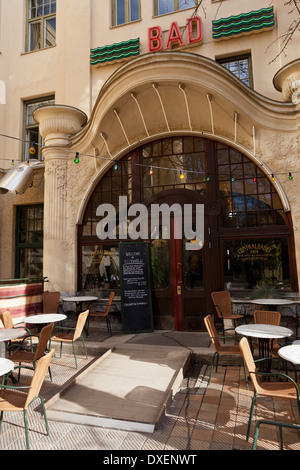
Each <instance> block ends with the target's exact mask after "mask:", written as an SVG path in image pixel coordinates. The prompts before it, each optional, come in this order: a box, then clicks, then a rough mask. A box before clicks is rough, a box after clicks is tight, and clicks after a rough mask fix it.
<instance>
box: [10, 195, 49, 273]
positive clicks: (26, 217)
mask: <svg viewBox="0 0 300 470" xmlns="http://www.w3.org/2000/svg"><path fill="white" fill-rule="evenodd" d="M43 218H44V208H43V205H42V204H38V205H30V206H17V220H16V269H15V277H16V278H38V277H42V276H43Z"/></svg>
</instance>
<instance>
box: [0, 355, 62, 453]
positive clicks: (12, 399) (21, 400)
mask: <svg viewBox="0 0 300 470" xmlns="http://www.w3.org/2000/svg"><path fill="white" fill-rule="evenodd" d="M53 354H54V349H52V350H51V351H50V352H48V353H47V354H46V355H44V356H43V357H41V358H40V359H39V360H38V361H37V363H36V367H35V370H34V373H33V376H32V379H31V383H30V386H29V387H18V386H6V385H0V432H1V427H2V420H3V414H4V412H6V411H9V412H15V411H18V412H23V418H24V427H25V437H26V448H27V450H29V437H28V424H27V410H28V407H29V405H30V404H31V403H32V402H33V401H34V400H35V399H37V398H39V399H40V401H41V404H42V408H43V413H44V419H45V424H46V431H47V435H49V426H48V421H47V416H46V410H45V405H44V400H43V397H42V396H41V395H40V390H41V387H42V385H43V382H44V379H45V375H46V371H47V369H49V368H50V362H51V359H52V357H53Z"/></svg>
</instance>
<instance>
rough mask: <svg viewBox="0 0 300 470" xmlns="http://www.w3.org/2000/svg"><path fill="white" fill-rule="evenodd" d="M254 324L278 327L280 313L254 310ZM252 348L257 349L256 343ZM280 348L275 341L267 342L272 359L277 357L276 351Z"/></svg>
mask: <svg viewBox="0 0 300 470" xmlns="http://www.w3.org/2000/svg"><path fill="white" fill-rule="evenodd" d="M253 318H254V323H256V324H261V325H262V324H263V325H277V326H279V325H280V320H281V314H280V312H275V311H274V312H273V311H271V310H255V311H254V312H253ZM253 347H254V348H258V343H257V342H256V343H254V344H253ZM280 348H281V346H280V344H278V340H277V339H273V340H272V339H270V340H269V352H270V355H271V356H272V357H278V350H279V349H280Z"/></svg>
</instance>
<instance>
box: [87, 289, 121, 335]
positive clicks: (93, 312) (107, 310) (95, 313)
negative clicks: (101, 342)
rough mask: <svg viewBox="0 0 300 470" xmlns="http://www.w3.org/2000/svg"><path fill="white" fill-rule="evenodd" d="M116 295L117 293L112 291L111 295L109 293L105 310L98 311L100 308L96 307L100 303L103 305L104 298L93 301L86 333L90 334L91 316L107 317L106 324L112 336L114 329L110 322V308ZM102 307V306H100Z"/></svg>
mask: <svg viewBox="0 0 300 470" xmlns="http://www.w3.org/2000/svg"><path fill="white" fill-rule="evenodd" d="M114 296H115V293H114V292H111V293H110V295H109V299H108V302H107V304H106V308H105V310H104V311H98V309H95V307H96V305H97V304H98V305H99V304H100V305H103V299H102V300H101V301H99V300H96V301H94V302H92V305H91V307H90V313H89V316H88V321H87V328H86V335H87V336H88V334H89V327H90V320H91V318H105V320H106V326H107V331H108V333H109V334H110V336H112V331H111V324H110V318H109V313H110V308H111V304H112V302H113V300H114ZM100 308H101V307H100ZM94 309H95V310H94Z"/></svg>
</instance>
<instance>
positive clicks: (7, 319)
mask: <svg viewBox="0 0 300 470" xmlns="http://www.w3.org/2000/svg"><path fill="white" fill-rule="evenodd" d="M0 318H1V321H2V323H3V326H4V328H5V329H7V328H13V327H14V322H13V319H12V316H11V313H10V312H9V311H8V310H7V311H6V312H3V313H1V316H0Z"/></svg>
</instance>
